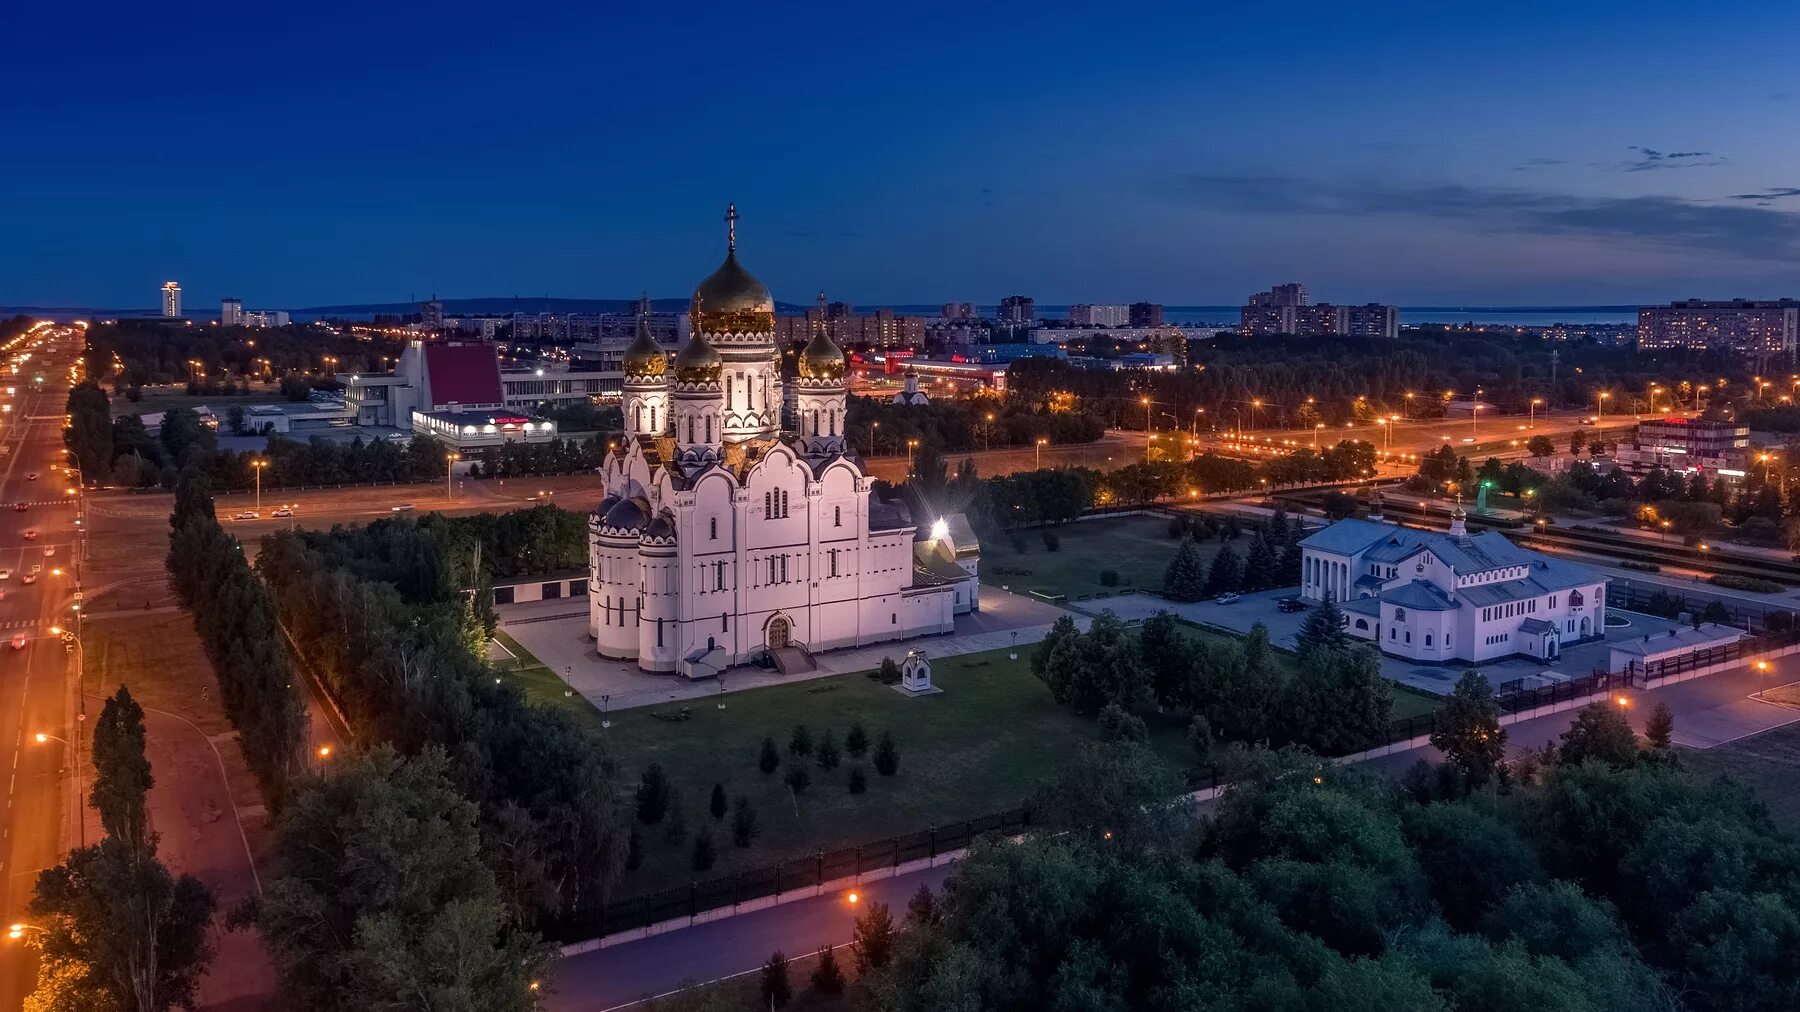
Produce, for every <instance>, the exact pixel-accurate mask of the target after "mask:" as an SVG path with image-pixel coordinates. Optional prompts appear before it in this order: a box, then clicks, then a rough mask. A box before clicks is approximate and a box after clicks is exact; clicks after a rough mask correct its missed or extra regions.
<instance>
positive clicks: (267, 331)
mask: <svg viewBox="0 0 1800 1012" xmlns="http://www.w3.org/2000/svg"><path fill="white" fill-rule="evenodd" d="M399 353H400V342H399V341H397V340H395V339H393V338H389V337H386V336H383V335H380V334H370V335H368V336H367V337H366V338H365V337H358V336H355V335H352V334H350V333H349V332H348V331H345V332H343V333H340V332H339V331H338V330H337V329H336V328H334V327H324V326H318V325H314V324H294V325H292V326H287V327H265V328H255V329H252V328H249V327H180V328H173V327H165V326H163V325H162V324H161V323H157V322H139V321H132V320H119V321H116V322H113V323H96V324H94V325H93V326H90V327H89V328H88V333H87V353H86V356H85V357H86V360H87V374H88V375H89V376H96V377H108V378H109V380H110V381H111V382H113V383H114V384H116V385H118V386H120V387H130V386H148V385H152V384H157V383H185V382H187V381H188V380H190V379H196V378H198V374H199V373H202V372H203V373H206V374H208V375H215V374H219V373H230V374H235V375H237V376H267V375H275V376H278V375H281V374H283V373H288V372H309V371H319V372H330V371H336V372H342V373H345V374H349V373H368V372H382V371H385V370H384V368H383V366H384V364H385V363H386V362H387V361H389V360H390V359H391V358H392V357H393V356H396V355H398V354H399ZM327 358H330V359H332V360H333V361H332V362H330V363H327V362H326V359H327ZM194 361H198V362H199V363H200V365H199V367H198V369H196V368H195V367H194V366H193V365H192V364H191V363H192V362H194Z"/></svg>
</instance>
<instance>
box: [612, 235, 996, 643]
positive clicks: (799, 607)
mask: <svg viewBox="0 0 1800 1012" xmlns="http://www.w3.org/2000/svg"><path fill="white" fill-rule="evenodd" d="M726 217H727V219H728V221H729V230H728V238H727V249H726V254H725V263H724V264H723V265H721V266H720V267H719V269H718V270H716V271H714V272H713V273H712V275H711V276H710V277H708V278H707V279H706V280H704V281H702V282H700V285H699V287H698V288H696V289H695V290H694V298H693V302H692V304H691V305H690V307H689V311H688V313H689V318H690V322H691V323H692V336H691V337H690V339H689V340H688V342H687V344H686V345H684V346H683V347H682V348H681V350H680V352H679V353H677V354H676V356H675V358H674V363H673V365H672V366H671V365H670V363H669V361H668V357H667V356H666V355H665V354H664V352H663V351H662V349H661V348H659V347H658V346H657V345H656V342H655V341H653V340H652V339H651V337H650V334H649V331H648V330H647V329H646V328H645V326H644V325H643V323H642V322H641V321H640V324H639V329H638V336H637V340H636V341H635V342H633V344H632V345H631V347H630V348H628V349H627V350H626V353H625V361H624V370H625V380H624V413H625V432H626V438H625V439H624V440H623V441H622V443H621V445H620V446H619V447H618V448H616V449H615V450H614V452H613V453H611V454H610V455H609V456H608V457H607V459H606V463H605V465H604V466H603V467H602V469H601V474H602V476H603V478H604V481H605V485H606V497H605V498H604V499H603V500H602V501H601V503H600V505H599V506H597V507H596V508H595V509H594V512H593V516H592V517H591V518H590V520H589V522H588V544H589V553H588V554H589V567H590V573H589V581H588V627H589V632H590V634H591V635H592V636H593V638H594V644H595V648H596V650H597V651H598V652H599V654H600V655H601V656H603V657H608V658H620V659H623V658H629V659H634V660H636V661H637V664H638V667H639V668H640V669H642V670H644V671H648V672H671V673H679V674H682V675H685V676H687V677H690V678H701V677H708V676H712V675H716V674H718V673H719V672H720V671H722V670H723V669H725V668H727V667H730V666H732V665H735V664H744V663H750V662H756V661H761V660H764V659H767V660H768V661H769V662H772V663H773V664H775V665H776V666H777V667H778V668H779V669H781V670H783V671H790V672H791V671H794V670H809V669H811V668H812V666H813V664H812V655H813V654H814V653H817V652H819V651H823V650H831V649H836V648H840V647H852V646H861V645H864V644H869V643H876V642H880V641H883V640H897V639H903V638H906V637H909V636H920V635H925V634H928V633H947V632H950V631H952V630H953V628H954V624H955V616H956V615H957V614H958V613H962V612H967V611H970V610H973V609H975V608H977V607H978V606H979V590H978V584H977V582H976V571H977V566H978V563H979V559H980V547H979V545H978V544H977V542H976V540H975V538H974V536H973V534H972V533H971V532H970V530H969V527H968V524H967V522H966V521H965V520H963V518H962V517H961V516H960V515H957V516H950V517H938V516H923V515H916V514H920V513H921V512H922V505H921V504H920V503H918V501H917V500H916V499H914V500H911V501H909V500H908V499H907V498H905V497H901V496H893V497H891V498H883V497H882V496H880V495H878V494H877V493H876V490H875V488H874V487H873V482H872V481H871V479H869V478H868V477H866V476H865V475H864V474H863V471H862V468H861V466H859V462H858V460H857V459H856V458H855V457H854V456H853V455H852V451H851V449H850V447H849V446H847V445H846V440H845V438H844V414H845V408H846V404H847V394H846V390H845V383H844V354H843V352H842V351H841V350H840V349H839V348H838V347H837V346H836V345H835V344H833V343H832V342H831V339H830V337H829V336H827V335H826V334H825V333H824V331H823V330H822V329H820V330H815V332H814V334H813V336H812V340H811V341H810V342H809V343H808V344H807V345H806V347H805V349H804V350H803V351H802V352H801V353H800V357H799V360H798V369H797V374H796V376H795V377H794V378H793V379H792V381H791V382H789V381H786V380H784V379H783V375H782V368H781V351H780V349H779V348H778V347H777V346H776V344H775V302H774V299H772V298H771V297H770V295H769V290H768V289H767V288H765V287H763V285H762V283H761V282H760V281H757V280H756V278H754V277H753V276H751V274H750V272H749V271H746V270H745V269H744V268H743V266H742V265H740V264H739V263H738V259H737V235H736V231H737V230H736V221H737V211H736V209H735V207H734V208H733V209H731V210H730V211H729V212H728V213H727V216H726ZM784 419H785V420H786V421H787V425H785V426H784Z"/></svg>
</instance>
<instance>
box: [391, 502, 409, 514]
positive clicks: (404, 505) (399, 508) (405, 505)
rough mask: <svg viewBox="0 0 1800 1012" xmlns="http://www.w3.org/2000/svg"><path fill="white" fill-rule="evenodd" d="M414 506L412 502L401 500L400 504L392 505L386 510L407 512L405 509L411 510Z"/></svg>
mask: <svg viewBox="0 0 1800 1012" xmlns="http://www.w3.org/2000/svg"><path fill="white" fill-rule="evenodd" d="M414 508H415V507H414V506H413V504H412V503H409V502H403V503H401V504H400V505H398V506H395V507H393V508H391V509H389V510H388V512H389V513H405V512H407V511H409V510H412V509H414Z"/></svg>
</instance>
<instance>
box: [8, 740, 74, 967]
mask: <svg viewBox="0 0 1800 1012" xmlns="http://www.w3.org/2000/svg"><path fill="white" fill-rule="evenodd" d="M84 719H85V718H84ZM32 738H33V739H35V740H36V741H37V743H38V744H39V745H42V744H44V743H46V742H52V741H60V742H62V743H63V744H64V745H67V744H69V740H68V739H67V738H59V737H57V736H56V735H53V734H45V733H44V732H42V731H39V732H38V733H37V734H34V735H32ZM75 796H76V797H77V798H79V797H82V793H81V753H80V752H79V751H77V752H76V754H75ZM75 821H76V822H77V823H79V824H80V832H81V845H82V846H83V847H85V846H87V819H85V818H79V819H76V820H75ZM18 930H19V926H18V925H17V924H15V925H13V931H12V936H11V937H13V938H17V937H19V935H18Z"/></svg>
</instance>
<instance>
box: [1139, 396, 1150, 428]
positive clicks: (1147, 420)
mask: <svg viewBox="0 0 1800 1012" xmlns="http://www.w3.org/2000/svg"><path fill="white" fill-rule="evenodd" d="M1138 403H1139V404H1142V405H1143V406H1144V434H1145V435H1149V433H1150V398H1148V397H1139V398H1138Z"/></svg>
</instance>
